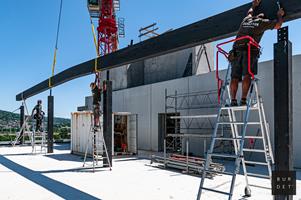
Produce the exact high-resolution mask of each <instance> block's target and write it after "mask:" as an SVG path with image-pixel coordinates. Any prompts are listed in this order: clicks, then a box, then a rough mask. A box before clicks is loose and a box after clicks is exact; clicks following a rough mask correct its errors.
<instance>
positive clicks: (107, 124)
mask: <svg viewBox="0 0 301 200" xmlns="http://www.w3.org/2000/svg"><path fill="white" fill-rule="evenodd" d="M103 85H104V92H103V134H104V135H103V136H104V140H105V143H106V146H107V150H108V154H109V155H105V157H107V158H108V159H109V160H110V164H111V167H112V165H113V163H112V145H113V144H112V81H108V80H105V81H104V82H103ZM103 163H104V165H108V164H109V163H108V160H107V159H104V162H103Z"/></svg>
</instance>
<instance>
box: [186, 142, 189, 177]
mask: <svg viewBox="0 0 301 200" xmlns="http://www.w3.org/2000/svg"><path fill="white" fill-rule="evenodd" d="M188 164H189V138H188V137H187V138H186V173H187V174H188V173H189V166H188Z"/></svg>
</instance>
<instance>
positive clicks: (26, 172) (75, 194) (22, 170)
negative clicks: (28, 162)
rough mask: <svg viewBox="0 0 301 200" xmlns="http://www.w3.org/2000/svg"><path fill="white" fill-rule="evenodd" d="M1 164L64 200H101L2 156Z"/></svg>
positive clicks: (0, 157) (0, 158)
mask: <svg viewBox="0 0 301 200" xmlns="http://www.w3.org/2000/svg"><path fill="white" fill-rule="evenodd" d="M0 164H2V165H3V166H5V167H6V168H8V169H10V170H12V171H14V172H15V173H17V174H19V175H21V176H23V177H24V178H26V179H28V180H30V181H32V182H34V183H36V184H38V185H39V186H41V187H43V188H45V189H47V190H48V191H50V192H53V193H54V194H56V195H58V196H60V197H61V198H63V199H67V200H73V199H83V200H99V198H96V197H94V196H92V195H90V194H88V193H85V192H83V191H80V190H78V189H76V188H74V187H71V186H69V185H66V184H64V183H61V182H59V181H56V180H54V179H51V178H49V177H47V176H44V175H42V174H41V173H40V172H36V171H33V170H31V169H28V168H26V167H23V166H22V165H19V164H17V163H15V162H13V161H11V160H9V159H7V158H5V157H4V156H1V155H0Z"/></svg>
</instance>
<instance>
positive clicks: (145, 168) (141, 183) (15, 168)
mask: <svg viewBox="0 0 301 200" xmlns="http://www.w3.org/2000/svg"><path fill="white" fill-rule="evenodd" d="M30 152H31V148H30V147H14V148H12V147H0V199H1V200H4V199H10V200H11V199H13V200H15V199H16V200H18V199H20V200H21V199H22V200H24V199H30V200H34V199H43V200H46V199H51V200H54V199H72V200H75V199H80V200H84V199H93V200H94V199H102V200H142V199H143V200H170V199H171V200H195V199H196V195H197V190H198V186H199V183H200V178H199V177H195V176H188V175H184V174H181V173H178V172H175V171H167V170H161V169H158V168H155V167H151V166H149V163H150V161H149V160H148V159H143V158H124V159H114V162H113V170H112V171H109V170H108V169H98V171H97V172H96V173H93V172H92V171H91V170H89V169H88V170H87V169H82V167H81V166H82V161H83V159H82V157H79V156H75V155H70V154H69V153H70V151H69V150H68V149H66V148H65V146H55V152H54V154H50V155H31V154H30ZM298 177H299V180H298V183H297V196H295V198H294V199H296V200H300V199H301V179H300V178H301V172H299V173H298ZM250 181H251V183H253V184H257V185H259V186H261V187H252V197H251V198H248V199H250V200H259V199H265V200H269V199H270V200H272V199H273V198H272V196H271V191H270V190H268V189H265V188H264V187H269V185H270V183H269V181H268V180H265V179H258V178H250ZM229 182H230V177H229V176H224V175H223V176H217V177H215V178H214V180H206V183H207V186H208V185H209V187H210V186H211V187H215V188H217V189H219V190H224V191H226V190H227V188H228V186H229ZM243 190H244V177H243V176H241V175H239V176H238V178H237V181H236V187H235V190H234V194H235V195H234V198H233V199H235V200H237V199H240V200H242V199H244V198H243ZM203 197H204V198H203V199H208V200H222V199H227V198H225V196H219V195H217V194H215V193H210V192H205V193H204V195H203Z"/></svg>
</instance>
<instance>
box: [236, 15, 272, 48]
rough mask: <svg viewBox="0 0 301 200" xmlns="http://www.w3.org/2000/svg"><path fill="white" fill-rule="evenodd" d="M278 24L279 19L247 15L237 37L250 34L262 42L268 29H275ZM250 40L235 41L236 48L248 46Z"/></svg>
mask: <svg viewBox="0 0 301 200" xmlns="http://www.w3.org/2000/svg"><path fill="white" fill-rule="evenodd" d="M276 24H277V20H269V19H263V18H258V17H246V18H244V20H243V21H242V23H241V25H240V27H239V30H238V34H237V38H239V37H242V36H246V35H249V36H251V37H252V38H254V40H255V41H256V42H257V43H260V40H261V38H262V36H263V34H264V32H265V31H266V30H269V29H274V28H275V26H276ZM247 43H248V40H240V41H236V42H235V43H234V48H238V49H239V48H246V47H247Z"/></svg>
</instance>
